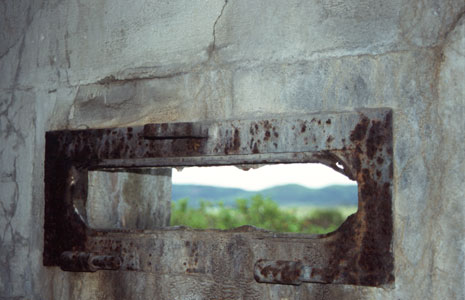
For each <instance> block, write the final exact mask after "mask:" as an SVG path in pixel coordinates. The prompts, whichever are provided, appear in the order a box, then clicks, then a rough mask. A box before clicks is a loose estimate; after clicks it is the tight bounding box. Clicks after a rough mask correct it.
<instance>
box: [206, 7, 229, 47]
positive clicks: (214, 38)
mask: <svg viewBox="0 0 465 300" xmlns="http://www.w3.org/2000/svg"><path fill="white" fill-rule="evenodd" d="M226 5H228V0H224V4H223V7H222V8H221V11H220V14H219V15H218V17H217V18H216V20H215V22H214V23H213V33H212V35H213V42H212V45H211V49H210V54H211V53H213V52H214V51H215V50H216V25H217V24H218V22H219V21H220V19H221V17H222V16H223V12H224V9H225V8H226Z"/></svg>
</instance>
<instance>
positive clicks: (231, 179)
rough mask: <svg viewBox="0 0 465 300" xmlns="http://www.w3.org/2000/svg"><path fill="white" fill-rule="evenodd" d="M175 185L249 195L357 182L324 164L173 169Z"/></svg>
mask: <svg viewBox="0 0 465 300" xmlns="http://www.w3.org/2000/svg"><path fill="white" fill-rule="evenodd" d="M173 183H174V184H200V185H212V186H221V187H235V188H241V189H245V190H249V191H257V190H261V189H264V188H268V187H272V186H275V185H282V184H290V183H295V184H300V185H303V186H306V187H310V188H319V187H324V186H328V185H332V184H353V185H355V184H356V182H355V181H352V180H350V179H349V178H347V177H346V176H344V175H342V174H340V173H338V172H336V171H334V170H333V169H331V168H329V167H327V166H324V165H322V164H278V165H266V166H263V167H260V168H258V169H250V170H248V171H243V170H241V169H239V168H237V167H234V166H225V167H189V168H184V169H183V170H182V171H181V172H179V171H177V170H176V169H173Z"/></svg>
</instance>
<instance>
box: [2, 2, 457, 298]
mask: <svg viewBox="0 0 465 300" xmlns="http://www.w3.org/2000/svg"><path fill="white" fill-rule="evenodd" d="M464 12H465V4H464V2H463V1H462V0H444V1H434V0H424V1H419V0H418V1H417V0H415V1H406V0H404V1H402V0H395V1H374V0H348V1H342V0H330V1H319V0H311V1H279V0H273V1H270V0H268V1H264V0H263V1H253V2H251V1H244V0H229V1H219V0H202V1H200V0H189V1H188V0H180V1H144V0H138V1H123V0H113V1H105V0H100V1H91V0H77V1H66V0H50V1H43V0H42V1H41V0H36V1H32V0H5V1H2V2H1V3H0V28H1V30H0V128H1V133H0V134H1V139H0V141H1V142H0V153H1V156H0V166H1V167H0V191H1V192H0V200H1V201H0V204H1V207H0V299H144V298H145V299H153V298H158V299H208V298H214V297H216V298H253V299H256V298H262V299H308V298H311V297H314V298H317V299H318V298H320V299H336V298H347V297H349V298H353V299H464V298H465V275H464V271H463V270H465V261H464V260H465V234H464V233H465V204H464V203H465V202H464V195H465V187H464V185H463V180H464V172H465V155H464V153H465V152H464V151H463V148H464V147H463V135H464V132H465V121H464V116H465V103H464V102H465V84H464V79H463V78H465V50H464V49H465V17H464ZM358 107H391V108H392V109H393V110H394V144H395V147H394V161H395V164H394V226H395V233H394V243H393V247H394V249H393V250H394V255H395V278H396V279H395V284H393V285H392V286H386V287H382V288H369V287H356V286H343V285H338V286H331V285H318V284H303V285H301V286H298V287H295V286H275V285H263V284H262V285H259V284H257V283H254V282H252V283H249V284H250V285H244V286H241V285H237V286H234V285H232V286H227V285H225V284H224V283H222V281H221V279H218V280H216V281H215V280H203V279H202V278H198V277H196V276H193V275H187V274H185V275H180V274H176V275H156V274H145V273H138V272H125V273H124V274H120V273H118V272H97V273H93V274H82V273H80V274H76V273H67V272H63V271H61V270H60V269H59V268H56V267H43V266H42V247H43V229H42V224H43V207H44V199H43V162H44V143H45V140H44V133H45V131H47V130H53V129H65V128H69V129H72V128H87V127H90V128H95V127H108V126H126V125H129V124H144V123H147V122H171V121H196V120H207V119H229V118H244V117H258V116H268V115H275V114H283V113H284V114H293V113H295V112H316V111H341V110H352V109H354V108H358ZM251 285H253V288H254V290H255V291H256V290H259V291H260V293H259V294H256V293H255V294H251V293H248V291H249V290H250V288H251Z"/></svg>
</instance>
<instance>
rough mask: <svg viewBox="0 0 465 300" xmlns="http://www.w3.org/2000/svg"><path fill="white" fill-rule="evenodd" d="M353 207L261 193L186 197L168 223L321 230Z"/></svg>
mask: <svg viewBox="0 0 465 300" xmlns="http://www.w3.org/2000/svg"><path fill="white" fill-rule="evenodd" d="M356 209H357V208H356V207H347V206H341V207H339V206H338V207H316V206H304V207H280V206H278V204H277V203H276V202H274V201H273V200H272V199H270V198H267V197H263V196H262V195H260V194H257V195H254V196H252V197H250V198H248V199H246V198H239V199H236V202H235V205H234V206H230V207H226V206H224V204H223V203H221V202H220V203H218V204H213V203H211V202H206V201H202V202H201V204H200V207H198V208H193V207H190V206H189V200H188V199H187V198H184V199H181V200H178V201H177V202H176V203H173V204H172V210H171V226H176V225H184V226H188V227H191V228H197V229H207V228H216V229H232V228H236V227H239V226H242V225H253V226H256V227H259V228H263V229H267V230H270V231H274V232H299V233H310V234H324V233H328V232H332V231H334V230H336V229H337V228H338V227H339V226H340V225H341V224H342V222H343V221H344V220H345V219H346V218H347V216H349V215H350V214H352V213H354V212H355V211H356Z"/></svg>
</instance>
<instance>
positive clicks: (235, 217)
mask: <svg viewBox="0 0 465 300" xmlns="http://www.w3.org/2000/svg"><path fill="white" fill-rule="evenodd" d="M357 193H358V192H357V184H356V182H355V181H352V180H350V179H349V178H347V177H345V176H344V175H342V174H340V173H338V172H336V171H334V170H332V169H330V168H329V167H326V166H324V165H322V164H273V165H265V166H257V165H245V166H239V167H235V166H216V167H190V168H183V169H179V170H176V169H173V185H172V204H171V207H172V209H171V222H170V225H171V226H179V225H183V226H187V227H191V228H196V229H208V228H214V229H223V230H225V229H233V228H237V227H240V226H244V225H251V226H255V227H258V228H262V229H265V230H270V231H274V232H292V233H307V234H324V233H329V232H332V231H334V230H336V229H337V228H338V227H339V226H340V225H341V224H342V223H343V222H344V220H345V219H346V218H347V217H348V216H349V215H351V214H353V213H355V212H356V211H357V203H358V195H357Z"/></svg>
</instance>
